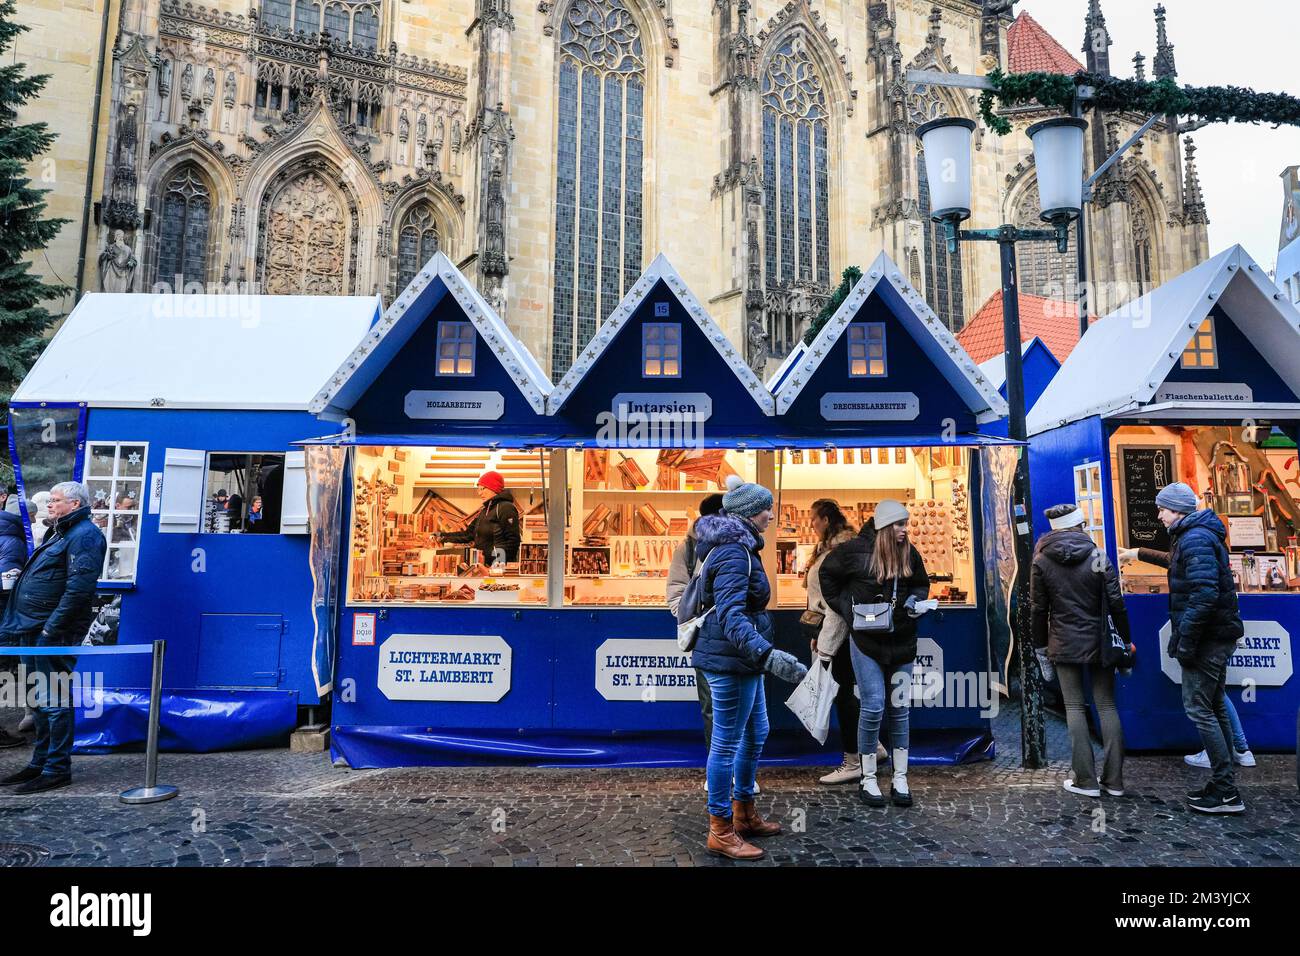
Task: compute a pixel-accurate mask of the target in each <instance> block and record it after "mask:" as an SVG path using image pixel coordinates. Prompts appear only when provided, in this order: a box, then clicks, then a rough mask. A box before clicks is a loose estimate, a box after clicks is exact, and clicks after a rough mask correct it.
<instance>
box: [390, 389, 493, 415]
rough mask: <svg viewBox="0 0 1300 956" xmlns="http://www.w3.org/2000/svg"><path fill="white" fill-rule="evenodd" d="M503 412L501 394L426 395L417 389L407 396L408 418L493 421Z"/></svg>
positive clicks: (425, 392)
mask: <svg viewBox="0 0 1300 956" xmlns="http://www.w3.org/2000/svg"><path fill="white" fill-rule="evenodd" d="M505 410H506V400H505V397H504V396H503V395H502V394H501V393H500V392H452V391H445V392H428V391H420V390H418V389H417V390H415V391H410V392H407V393H406V417H407V418H434V419H443V418H449V419H458V420H465V419H470V420H473V421H496V420H497V419H498V418H500V417H501V416H502V415H504V414H505Z"/></svg>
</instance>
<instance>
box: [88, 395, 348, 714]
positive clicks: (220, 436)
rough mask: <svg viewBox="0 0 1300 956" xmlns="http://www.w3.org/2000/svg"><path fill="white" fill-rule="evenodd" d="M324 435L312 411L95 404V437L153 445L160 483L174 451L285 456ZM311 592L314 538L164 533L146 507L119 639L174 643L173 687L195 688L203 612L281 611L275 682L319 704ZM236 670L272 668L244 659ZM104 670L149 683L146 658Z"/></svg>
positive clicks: (107, 661)
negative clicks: (314, 672) (279, 674)
mask: <svg viewBox="0 0 1300 956" xmlns="http://www.w3.org/2000/svg"><path fill="white" fill-rule="evenodd" d="M321 431H322V428H321V423H320V422H319V421H318V420H317V419H315V418H314V417H313V416H311V415H309V414H307V413H306V412H276V411H270V412H268V411H193V410H187V409H115V408H92V409H90V411H89V415H88V420H87V435H86V437H87V440H88V441H142V442H148V443H149V460H148V472H149V474H148V476H147V478H151V477H152V476H153V475H154V474H160V473H161V472H162V470H163V458H164V454H165V451H166V449H167V448H168V447H171V448H194V449H203V450H205V451H239V452H284V451H290V450H292V442H295V441H299V440H301V439H303V438H306V437H310V436H312V435H319V434H320V433H321ZM145 487H146V490H147V489H148V480H146V483H145ZM311 593H312V582H311V570H310V565H309V562H308V536H307V535H305V534H297V535H272V534H160V533H159V531H158V515H156V514H149V513H148V509H147V508H146V511H145V514H144V515H143V516H142V518H141V531H140V540H139V561H138V565H137V569H136V584H135V587H134V588H133V589H130V590H125V591H123V592H122V621H121V627H120V631H119V634H118V642H119V643H121V644H146V643H150V642H152V641H154V640H157V639H159V638H161V639H164V640H166V641H167V652H166V657H165V663H164V671H163V680H164V684H165V686H167V687H185V688H188V687H195V686H198V683H199V669H200V661H199V655H200V633H201V629H202V621H203V615H205V614H250V615H259V614H265V615H275V616H278V617H280V618H282V619H283V621H284V633H283V635H282V638H281V643H280V663H279V668H280V669H283V671H284V675H283V678H282V679H281V680H280V681H279V682H278V685H268V686H278V687H279V689H280V690H286V691H295V692H297V694H298V695H299V698H300V700H301V703H303V704H314V703H317V702H318V701H319V697H318V696H317V694H316V684H315V682H314V681H313V679H312V674H311V643H312V633H313V630H314V624H313V622H312V616H311ZM250 650H251V648H250ZM206 666H207V665H205V667H206ZM230 666H231V667H233V668H236V669H242V670H244V671H252V670H263V669H264V668H263V667H262V666H261V665H254V664H250V663H247V662H244V661H241V660H236V661H232V662H231V664H230ZM96 669H97V670H99V671H100V672H101V673H103V675H104V680H105V682H106V684H107V686H110V687H147V686H148V685H149V660H148V658H147V657H144V656H140V657H135V656H130V657H116V658H97V659H96Z"/></svg>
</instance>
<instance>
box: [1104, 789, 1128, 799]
mask: <svg viewBox="0 0 1300 956" xmlns="http://www.w3.org/2000/svg"><path fill="white" fill-rule="evenodd" d="M1101 789H1103V790H1105V791H1106V792H1107V793H1109V794H1110V795H1111V796H1112V797H1122V796H1124V791H1123V790H1112V789H1111V788H1110V787H1102V788H1101Z"/></svg>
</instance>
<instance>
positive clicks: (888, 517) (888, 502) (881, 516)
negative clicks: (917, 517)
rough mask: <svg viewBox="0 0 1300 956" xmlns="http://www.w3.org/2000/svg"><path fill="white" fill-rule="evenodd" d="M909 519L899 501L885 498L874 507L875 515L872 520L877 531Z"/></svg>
mask: <svg viewBox="0 0 1300 956" xmlns="http://www.w3.org/2000/svg"><path fill="white" fill-rule="evenodd" d="M910 517H911V515H909V514H908V513H907V509H906V508H905V507H903V503H902V502H901V501H895V500H894V499H893V498H886V499H885V500H884V501H882V502H880V504H878V505H876V513H875V516H874V518H873V519H872V520H873V521H875V524H876V530H877V531H879V530H880V529H881V528H888V527H889V526H890V525H891V524H898V522H900V521H906V520H907V519H908V518H910Z"/></svg>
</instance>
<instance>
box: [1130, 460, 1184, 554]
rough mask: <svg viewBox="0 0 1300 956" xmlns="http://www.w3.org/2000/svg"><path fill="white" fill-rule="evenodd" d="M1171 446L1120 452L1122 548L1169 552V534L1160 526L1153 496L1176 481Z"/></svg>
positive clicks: (1158, 511) (1158, 513)
mask: <svg viewBox="0 0 1300 956" xmlns="http://www.w3.org/2000/svg"><path fill="white" fill-rule="evenodd" d="M1174 474H1175V473H1174V446H1173V445H1159V446H1154V445H1153V446H1135V445H1126V446H1124V447H1122V448H1120V450H1119V481H1120V495H1121V497H1122V501H1121V504H1122V506H1123V512H1124V538H1123V540H1124V547H1128V548H1154V549H1155V550H1157V551H1168V550H1169V531H1168V530H1167V529H1166V528H1165V526H1164V525H1163V524H1161V522H1160V509H1159V508H1157V507H1156V492H1158V491H1159V490H1160V489H1161V488H1163V487H1164V486H1165V485H1167V484H1170V483H1171V482H1173V481H1175V480H1176V479H1175V477H1174Z"/></svg>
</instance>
